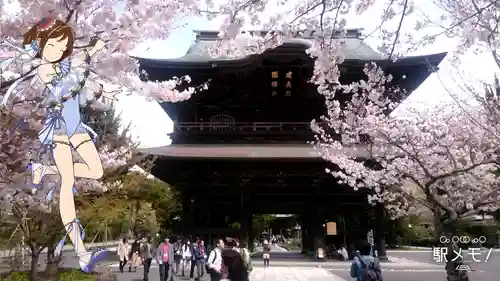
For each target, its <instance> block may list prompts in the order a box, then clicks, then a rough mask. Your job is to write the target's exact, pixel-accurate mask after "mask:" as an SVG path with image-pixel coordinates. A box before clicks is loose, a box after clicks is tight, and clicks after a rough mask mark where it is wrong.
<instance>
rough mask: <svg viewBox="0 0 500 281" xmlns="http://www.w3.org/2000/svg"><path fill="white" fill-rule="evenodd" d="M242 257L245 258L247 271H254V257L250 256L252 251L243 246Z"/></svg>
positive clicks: (244, 262)
mask: <svg viewBox="0 0 500 281" xmlns="http://www.w3.org/2000/svg"><path fill="white" fill-rule="evenodd" d="M241 258H242V259H243V264H244V265H245V267H246V268H247V271H249V272H250V271H252V270H253V265H252V259H251V257H250V253H249V252H248V249H246V248H242V249H241Z"/></svg>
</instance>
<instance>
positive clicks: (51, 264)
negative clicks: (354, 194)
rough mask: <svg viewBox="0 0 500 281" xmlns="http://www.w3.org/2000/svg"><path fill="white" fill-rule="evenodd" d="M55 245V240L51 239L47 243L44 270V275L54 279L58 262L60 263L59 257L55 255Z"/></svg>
mask: <svg viewBox="0 0 500 281" xmlns="http://www.w3.org/2000/svg"><path fill="white" fill-rule="evenodd" d="M55 249H56V243H55V239H51V240H50V242H48V243H47V267H46V268H45V273H46V275H47V276H49V277H56V276H57V272H58V269H59V262H60V261H61V256H56V255H55Z"/></svg>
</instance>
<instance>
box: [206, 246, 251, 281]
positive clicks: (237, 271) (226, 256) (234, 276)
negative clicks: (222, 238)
mask: <svg viewBox="0 0 500 281" xmlns="http://www.w3.org/2000/svg"><path fill="white" fill-rule="evenodd" d="M221 276H222V279H219V280H221V281H222V280H224V281H247V280H248V271H247V270H246V268H245V265H244V262H243V258H242V255H241V254H240V253H238V252H237V251H235V250H233V249H224V250H222V265H221ZM212 281H213V280H212Z"/></svg>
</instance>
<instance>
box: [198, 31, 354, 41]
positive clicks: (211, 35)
mask: <svg viewBox="0 0 500 281" xmlns="http://www.w3.org/2000/svg"><path fill="white" fill-rule="evenodd" d="M362 31H363V28H350V29H346V30H339V31H337V32H336V35H334V36H335V37H345V38H357V39H361V37H362V35H363V34H362ZM193 32H194V33H195V34H196V41H213V40H216V39H219V36H218V35H219V31H218V30H193ZM269 32H275V31H272V30H267V31H266V30H245V31H242V33H243V34H246V33H250V34H252V33H253V34H255V33H260V36H265V35H266V34H267V33H269ZM315 33H317V31H316V30H305V29H304V30H298V31H295V32H293V33H292V34H291V35H292V36H291V37H292V38H303V39H312V38H313V37H314V34H315ZM342 33H344V34H342Z"/></svg>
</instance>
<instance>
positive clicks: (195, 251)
mask: <svg viewBox="0 0 500 281" xmlns="http://www.w3.org/2000/svg"><path fill="white" fill-rule="evenodd" d="M195 267H196V272H197V276H196V280H201V278H203V275H204V274H205V272H204V271H205V270H204V267H205V246H204V243H203V240H200V239H197V240H196V241H195V242H193V243H191V272H190V273H189V278H191V279H193V277H194V268H195Z"/></svg>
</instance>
